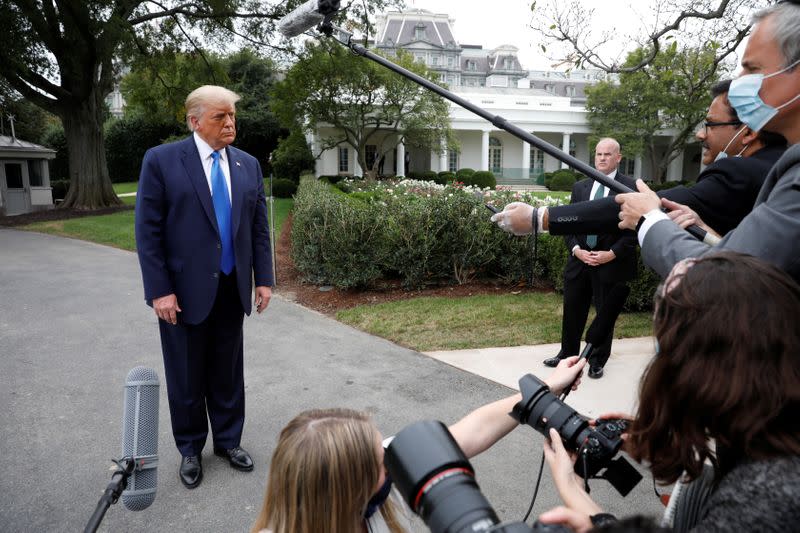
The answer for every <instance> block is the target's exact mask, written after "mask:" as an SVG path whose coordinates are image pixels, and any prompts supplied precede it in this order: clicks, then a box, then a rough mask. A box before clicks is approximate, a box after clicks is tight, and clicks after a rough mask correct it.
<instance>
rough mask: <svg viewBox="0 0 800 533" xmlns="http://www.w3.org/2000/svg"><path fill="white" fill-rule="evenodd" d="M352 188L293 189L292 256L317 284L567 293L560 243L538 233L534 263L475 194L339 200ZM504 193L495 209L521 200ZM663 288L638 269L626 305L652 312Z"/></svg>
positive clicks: (306, 183) (529, 250)
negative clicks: (524, 287) (477, 285)
mask: <svg viewBox="0 0 800 533" xmlns="http://www.w3.org/2000/svg"><path fill="white" fill-rule="evenodd" d="M415 183H417V184H421V183H424V182H415ZM415 187H417V186H416V185H414V186H412V188H415ZM419 187H423V185H420V186H419ZM432 187H437V186H435V185H433V186H432ZM352 188H353V182H352V181H344V182H341V183H338V184H337V186H336V187H333V186H331V185H330V184H328V183H325V182H323V181H320V180H303V181H302V182H301V184H300V187H299V189H298V191H297V194H296V196H295V203H294V218H293V226H292V258H293V260H294V263H295V266H296V267H297V268H298V270H299V271H300V272H301V273H303V275H304V276H305V277H306V278H307V279H308V280H309V281H311V282H312V283H318V284H328V285H334V286H337V287H340V288H350V287H362V288H366V287H370V286H375V285H377V284H379V283H380V282H381V281H383V280H389V279H399V280H400V281H401V282H402V284H403V285H404V286H405V287H408V288H415V287H423V286H426V285H432V284H442V283H445V284H446V283H465V282H468V281H470V280H472V279H475V278H483V279H496V280H499V281H501V282H503V283H506V284H508V285H515V284H519V283H531V282H533V281H535V282H536V283H537V285H540V284H541V283H543V282H544V283H545V284H549V285H551V286H553V287H554V288H555V289H556V290H559V291H560V290H562V289H563V272H564V267H565V265H566V262H567V258H568V251H567V248H566V246H565V244H564V240H563V239H562V238H561V237H555V236H551V235H547V234H545V235H540V236H539V238H538V257H537V258H536V261H535V263H534V257H533V240H532V239H533V238H532V237H515V236H513V235H510V234H507V233H505V232H503V231H501V230H499V229H498V228H497V227H496V226H495V225H494V224H493V223H491V222H490V221H489V213H488V211H487V210H486V209H485V208H484V207H483V205H482V201H481V200H479V199H477V198H476V197H475V195H474V193H473V192H472V190H461V189H459V188H456V187H447V188H446V189H444V190H443V191H442V190H441V187H440V189H439V192H438V193H426V192H425V191H419V194H406V193H397V192H393V193H387V192H386V191H385V190H383V191H381V190H360V191H355V192H349V193H347V192H342V191H343V190H344V191H350V190H351V189H352ZM397 188H398V189H399V188H400V187H397ZM495 194H497V193H495ZM501 194H506V195H508V197H507V198H505V197H501V198H499V199H498V200H497V205H504V203H506V202H508V201H512V200H514V199H515V198H514V197H513V193H511V192H506V193H501ZM658 281H659V280H658V277H657V276H656V275H655V274H653V273H652V272H650V271H648V270H646V269H645V267H644V266H643V265H642V264H641V261H640V265H639V278H638V279H637V280H636V282H634V283H633V284H632V290H631V295H630V297H629V298H628V303H627V307H628V308H629V309H646V308H649V307H650V305H651V302H652V296H653V293H654V290H655V287H656V285H657V284H658Z"/></svg>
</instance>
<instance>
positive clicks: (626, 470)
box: [509, 374, 642, 496]
mask: <svg viewBox="0 0 800 533" xmlns="http://www.w3.org/2000/svg"><path fill="white" fill-rule="evenodd" d="M519 390H520V392H521V393H522V400H520V401H519V402H518V403H517V404H516V405H515V406H514V408H513V409H512V411H511V413H509V414H510V415H511V416H512V417H513V418H514V419H515V420H516V421H517V422H519V423H520V424H527V425H529V426H530V427H532V428H533V429H535V430H536V431H538V432H539V433H541V434H542V435H544V436H545V437H549V435H550V428H555V430H556V431H558V434H559V435H560V436H561V440H562V441H563V442H564V447H565V448H566V449H567V450H568V451H571V452H575V453H577V454H578V460H577V461H575V473H576V474H578V475H579V476H581V477H582V478H584V479H605V480H606V481H608V482H609V483H611V485H612V486H613V487H614V488H615V489H617V491H618V492H619V493H620V494H622V495H623V496H627V495H628V493H630V491H631V490H633V488H634V487H635V486H636V485H637V484H638V483H639V481H641V479H642V475H641V474H639V472H637V471H636V469H635V468H634V467H633V466H632V465H631V464H630V463H629V462H628V461H627V460H626V459H625V458H624V457H617V458H616V459H615V458H614V457H615V456H616V455H617V452H619V450H620V448H622V443H623V442H622V434H623V433H624V432H625V430H626V429H627V427H628V422H627V421H626V420H602V419H601V420H598V421H597V424H596V425H595V426H591V425H589V420H588V419H587V418H586V417H584V416H581V415H579V414H578V413H577V412H576V411H575V409H573V408H572V407H570V406H569V405H567V404H565V403H564V402H562V401H561V400H559V399H558V398H557V397H556V396H555V395H554V394H553V393H552V392H550V388H549V387H548V386H547V385H546V384H545V383H544V382H543V381H542V380H540V379H539V378H537V377H536V376H534V375H533V374H526V375H525V376H523V377H522V378H521V379H520V380H519Z"/></svg>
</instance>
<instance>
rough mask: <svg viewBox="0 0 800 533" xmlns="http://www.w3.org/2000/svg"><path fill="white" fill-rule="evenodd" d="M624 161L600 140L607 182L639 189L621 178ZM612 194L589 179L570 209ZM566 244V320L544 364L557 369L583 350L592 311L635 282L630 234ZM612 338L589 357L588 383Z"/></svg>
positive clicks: (613, 144)
mask: <svg viewBox="0 0 800 533" xmlns="http://www.w3.org/2000/svg"><path fill="white" fill-rule="evenodd" d="M620 160H622V154H621V153H620V147H619V143H618V142H617V141H616V140H614V139H611V138H605V139H601V140H600V141H599V142H598V143H597V147H596V148H595V156H594V164H595V167H596V168H597V170H599V171H600V172H602V173H603V174H605V175H607V176H608V177H609V178H611V179H614V180H617V181H619V182H621V183H623V184H624V185H627V186H628V187H630V188H632V189H635V188H636V183H635V181H634V180H633V179H632V178H629V177H628V176H624V175H622V174H620V173H619V172H617V167H618V166H619V162H620ZM614 194H616V193H614V191H611V190H609V189H608V188H607V187H604V186H603V185H602V184H601V183H599V182H595V181H594V180H591V179H588V178H587V179H584V180H581V181H579V182H577V183H576V184H575V185H574V186H573V187H572V196H571V199H570V203H571V204H574V203H578V202H586V201H588V200H596V199H600V198H604V197H606V196H609V195H614ZM564 241H565V243H566V245H567V248H569V250H570V252H571V255H570V258H569V261H568V262H567V266H566V268H565V269H564V317H563V320H562V324H561V351H560V352H559V353H558V355H556V356H555V357H551V358H549V359H546V360H545V361H544V364H545V365H547V366H556V365H557V364H558V362H559V360H561V359H563V358H565V357H569V356H571V355H577V354H578V353H579V349H580V341H581V336H582V335H583V330H584V327H585V326H586V319H587V317H588V316H589V306H590V305H591V303H592V301H594V306H595V309H600V308H602V306H603V302H604V301H605V299H606V297H607V296H608V294H609V293H610V292H611V289H613V288H614V286H615V285H617V284H620V283H626V282H628V281H630V280H631V279H633V278H635V277H636V234H635V233H634V232H632V231H626V232H623V233H617V234H605V235H565V236H564ZM613 336H614V334H613V331H611V332H609V335H608V337H607V338H606V340H605V342H603V343H602V344H600V345H599V346H596V347H595V348H594V350H593V351H592V353H591V354H590V356H589V377H591V378H599V377H601V376H602V375H603V367H604V366H605V364H606V361H608V358H609V356H610V355H611V339H612V338H613Z"/></svg>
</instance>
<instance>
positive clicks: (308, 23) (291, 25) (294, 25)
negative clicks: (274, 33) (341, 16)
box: [278, 0, 340, 37]
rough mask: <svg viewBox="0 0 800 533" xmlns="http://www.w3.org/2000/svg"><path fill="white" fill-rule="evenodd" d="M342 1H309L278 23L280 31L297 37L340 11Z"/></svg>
mask: <svg viewBox="0 0 800 533" xmlns="http://www.w3.org/2000/svg"><path fill="white" fill-rule="evenodd" d="M339 2H340V0H308V2H305V3H304V4H301V5H300V6H299V7H297V8H296V9H294V10H293V11H292V12H291V13H289V14H288V15H286V16H285V17H283V18H282V19H280V20H279V21H278V31H279V32H281V33H282V34H283V35H284V36H286V37H295V36H297V35H300V34H301V33H303V32H305V31H307V30H310V29H311V28H313V27H314V26H316V25H317V24H319V23H321V22H322V21H323V20H325V17H327V16H329V15H332V14H334V13H336V12H337V11H339Z"/></svg>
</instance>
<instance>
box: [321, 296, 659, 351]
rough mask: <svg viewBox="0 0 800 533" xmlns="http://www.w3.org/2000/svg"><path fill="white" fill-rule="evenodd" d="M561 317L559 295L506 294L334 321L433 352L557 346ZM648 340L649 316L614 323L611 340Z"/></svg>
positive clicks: (435, 300)
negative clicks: (555, 344)
mask: <svg viewBox="0 0 800 533" xmlns="http://www.w3.org/2000/svg"><path fill="white" fill-rule="evenodd" d="M561 313H562V296H561V295H560V294H555V293H534V294H516V295H515V294H510V293H507V294H501V295H481V296H470V297H466V298H447V297H424V298H414V299H410V300H402V301H396V302H388V303H383V304H377V305H363V306H359V307H355V308H352V309H347V310H345V311H340V312H339V313H337V314H336V318H337V320H340V321H341V322H344V323H346V324H350V325H351V326H353V327H356V328H358V329H361V330H363V331H367V332H369V333H372V334H374V335H377V336H379V337H383V338H386V339H389V340H391V341H392V342H395V343H397V344H401V345H403V346H407V347H409V348H412V349H414V350H418V351H432V350H458V349H466V348H489V347H495V346H521V345H530V344H548V343H554V342H560V340H561ZM591 318H592V317H591V316H590V317H589V323H591ZM651 334H652V314H651V313H626V314H623V315H622V316H621V317H620V319H619V320H618V321H617V325H616V329H615V336H616V337H643V336H646V335H651Z"/></svg>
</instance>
